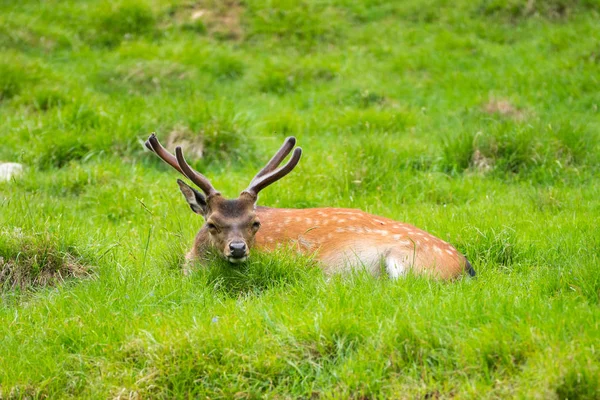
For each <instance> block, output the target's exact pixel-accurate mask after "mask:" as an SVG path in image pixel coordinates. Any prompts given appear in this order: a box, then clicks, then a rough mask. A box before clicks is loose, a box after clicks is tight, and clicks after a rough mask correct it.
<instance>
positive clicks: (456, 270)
mask: <svg viewBox="0 0 600 400" xmlns="http://www.w3.org/2000/svg"><path fill="white" fill-rule="evenodd" d="M256 215H257V217H258V218H259V219H260V221H261V229H260V230H259V231H258V232H257V233H256V236H255V238H254V243H253V244H254V247H255V248H257V249H260V250H266V251H269V250H275V249H277V248H279V247H288V246H292V248H294V249H296V250H298V251H299V252H302V253H306V254H311V255H312V254H314V255H315V256H316V258H317V259H318V260H319V261H320V262H321V264H322V266H323V269H324V271H325V272H326V273H338V272H347V271H350V270H352V269H361V268H362V269H366V270H367V271H368V272H370V273H372V274H373V275H379V274H381V273H382V272H384V271H385V272H386V273H387V274H388V275H389V276H390V277H391V278H398V277H401V276H403V275H405V274H406V273H408V272H409V271H410V270H412V272H413V273H417V274H427V275H431V276H435V277H438V278H441V279H452V278H455V277H458V276H460V275H461V274H462V273H463V272H464V271H465V269H466V270H467V272H469V273H470V274H472V272H471V271H472V269H471V267H470V264H468V261H467V260H466V258H465V257H464V256H463V255H461V254H460V253H459V252H458V251H457V250H456V249H455V248H454V247H452V246H451V245H450V244H448V243H447V242H445V241H443V240H441V239H438V238H436V237H435V236H432V235H430V234H429V233H427V232H425V231H423V230H421V229H419V228H416V227H414V226H412V225H409V224H404V223H400V222H397V221H394V220H391V219H388V218H384V217H379V216H375V215H371V214H368V213H366V212H364V211H361V210H357V209H347V208H307V209H286V208H269V207H257V208H256ZM207 233H208V232H207V230H206V229H204V230H201V231H200V232H199V233H198V235H197V236H196V240H195V243H194V247H193V248H192V251H191V252H190V253H189V254H188V258H189V259H196V258H202V253H203V252H204V251H205V250H206V249H208V248H209V247H211V243H210V238H209V235H208V234H207Z"/></svg>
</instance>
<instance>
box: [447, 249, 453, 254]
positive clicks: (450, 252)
mask: <svg viewBox="0 0 600 400" xmlns="http://www.w3.org/2000/svg"><path fill="white" fill-rule="evenodd" d="M446 253H448V254H450V255H452V254H454V253H453V252H452V251H451V250H450V249H446Z"/></svg>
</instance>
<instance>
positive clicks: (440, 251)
mask: <svg viewBox="0 0 600 400" xmlns="http://www.w3.org/2000/svg"><path fill="white" fill-rule="evenodd" d="M433 251H435V252H436V253H438V254H442V249H440V248H439V247H437V246H433Z"/></svg>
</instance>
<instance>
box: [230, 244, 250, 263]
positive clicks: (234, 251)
mask: <svg viewBox="0 0 600 400" xmlns="http://www.w3.org/2000/svg"><path fill="white" fill-rule="evenodd" d="M229 252H230V255H229V257H230V258H234V259H240V258H245V257H246V256H247V255H248V254H247V252H248V247H247V246H246V243H244V242H231V243H229Z"/></svg>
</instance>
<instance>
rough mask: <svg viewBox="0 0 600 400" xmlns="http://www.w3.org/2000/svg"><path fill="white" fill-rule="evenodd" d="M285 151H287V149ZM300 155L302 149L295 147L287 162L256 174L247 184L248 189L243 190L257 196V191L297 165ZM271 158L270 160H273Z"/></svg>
mask: <svg viewBox="0 0 600 400" xmlns="http://www.w3.org/2000/svg"><path fill="white" fill-rule="evenodd" d="M287 152H288V153H289V150H288V151H287ZM277 155H279V152H278V153H277V154H276V156H277ZM286 155H287V153H286ZM300 156H302V149H301V148H300V147H296V149H294V152H293V153H292V156H291V157H290V160H289V161H288V162H287V164H285V165H284V166H283V167H281V168H279V169H277V170H275V171H271V172H269V173H266V174H264V175H262V176H259V175H257V176H256V177H255V178H254V179H253V180H252V182H250V186H248V189H246V190H244V192H247V193H250V194H251V195H252V196H258V192H260V191H261V190H263V189H264V188H266V187H267V186H269V185H270V184H272V183H274V182H276V181H278V180H280V179H281V178H283V177H284V176H286V175H287V174H289V173H290V172H292V170H293V169H294V167H296V165H298V162H299V161H300ZM284 157H285V156H284ZM282 158H283V157H282ZM273 159H275V157H273ZM273 159H271V161H273ZM271 161H270V162H269V164H271ZM279 162H281V160H279ZM269 164H267V166H269ZM265 168H266V167H265ZM261 172H262V171H261ZM259 174H260V173H259Z"/></svg>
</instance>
